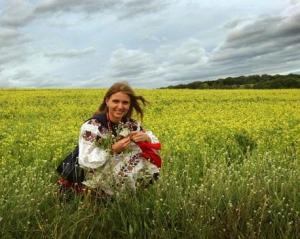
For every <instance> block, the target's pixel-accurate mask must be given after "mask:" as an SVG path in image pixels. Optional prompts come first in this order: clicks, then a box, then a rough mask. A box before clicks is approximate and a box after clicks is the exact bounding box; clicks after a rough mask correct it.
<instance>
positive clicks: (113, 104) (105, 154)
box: [78, 82, 161, 195]
mask: <svg viewBox="0 0 300 239" xmlns="http://www.w3.org/2000/svg"><path fill="white" fill-rule="evenodd" d="M147 103H148V101H146V100H145V98H144V97H143V96H137V95H136V94H135V93H134V91H133V90H132V88H131V87H130V86H129V85H128V84H127V83H125V82H120V83H115V84H114V85H112V86H111V87H110V88H109V90H108V91H107V93H106V94H105V96H104V99H103V102H102V103H101V105H100V107H99V109H98V110H97V111H96V112H95V114H94V117H93V118H92V119H90V120H88V121H86V122H85V123H84V124H83V125H82V127H81V132H80V136H79V157H78V162H79V165H80V166H81V167H82V168H84V169H85V171H86V172H87V173H86V174H85V175H86V177H85V180H84V181H83V182H82V183H83V184H84V185H85V186H87V187H88V188H91V189H93V191H94V192H95V191H96V192H98V193H99V194H103V193H104V194H108V195H114V194H118V193H119V192H120V191H122V190H124V189H126V188H128V189H131V190H132V191H135V190H136V187H138V186H139V183H141V182H150V181H151V179H152V178H155V179H156V178H157V177H158V175H159V168H160V166H161V159H160V157H159V155H158V150H160V143H159V141H158V139H157V137H155V135H154V134H153V133H152V132H151V131H146V130H145V129H144V128H143V127H142V126H141V125H140V123H139V122H137V121H136V120H134V119H132V118H131V116H132V114H133V112H134V111H135V112H136V114H137V115H138V116H140V118H141V120H142V119H143V116H144V114H143V109H142V107H141V104H142V105H143V106H144V105H146V104H147ZM95 116H97V117H95Z"/></svg>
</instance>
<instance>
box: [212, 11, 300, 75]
mask: <svg viewBox="0 0 300 239" xmlns="http://www.w3.org/2000/svg"><path fill="white" fill-rule="evenodd" d="M299 17H300V13H298V14H295V15H293V16H286V17H283V16H281V17H273V16H263V17H261V18H259V19H257V20H252V22H250V21H249V19H247V23H246V24H244V23H243V22H240V23H239V24H240V25H241V26H239V24H235V25H233V26H234V27H233V29H231V31H230V32H229V35H228V37H227V39H226V41H225V42H224V43H223V44H222V45H221V46H219V47H218V48H216V49H215V50H214V52H213V53H212V56H211V57H210V59H209V64H210V65H211V66H213V67H215V68H218V67H219V66H220V67H222V66H224V65H225V64H226V65H228V66H229V67H228V68H227V69H226V70H227V71H228V70H229V69H230V68H232V69H234V68H237V67H239V69H245V70H243V71H239V72H241V73H240V74H243V73H244V74H247V69H248V72H253V71H256V72H262V71H263V70H265V71H266V70H267V67H266V65H267V64H270V63H272V64H274V65H276V66H277V69H278V70H279V71H280V70H281V68H283V67H282V66H281V65H282V64H284V63H285V62H288V61H291V60H295V61H297V62H298V63H299V57H298V54H297V52H299V50H300V21H299ZM275 68H276V67H275ZM270 69H271V68H270ZM272 69H273V68H272ZM274 73H277V72H274Z"/></svg>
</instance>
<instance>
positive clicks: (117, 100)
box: [106, 92, 130, 123]
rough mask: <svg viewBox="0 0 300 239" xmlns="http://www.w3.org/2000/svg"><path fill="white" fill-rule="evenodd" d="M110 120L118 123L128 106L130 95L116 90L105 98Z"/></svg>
mask: <svg viewBox="0 0 300 239" xmlns="http://www.w3.org/2000/svg"><path fill="white" fill-rule="evenodd" d="M106 105H107V107H108V112H109V116H110V120H111V121H112V122H115V123H119V122H120V121H121V120H122V117H123V116H125V115H126V114H127V112H128V110H129V107H130V97H129V95H127V94H125V93H123V92H117V93H115V94H113V95H111V96H110V98H109V99H106Z"/></svg>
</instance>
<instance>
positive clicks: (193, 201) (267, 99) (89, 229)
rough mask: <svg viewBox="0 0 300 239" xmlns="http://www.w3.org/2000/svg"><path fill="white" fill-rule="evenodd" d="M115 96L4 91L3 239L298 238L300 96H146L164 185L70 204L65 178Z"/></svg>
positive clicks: (0, 126)
mask: <svg viewBox="0 0 300 239" xmlns="http://www.w3.org/2000/svg"><path fill="white" fill-rule="evenodd" d="M105 92H106V89H78V90H75V89H24V90H22V89H0V112H1V113H0V114H1V118H0V142H1V144H0V180H1V187H0V238H4V239H5V238H159V239H164V238H289V239H290V238H299V237H298V236H299V235H300V229H299V228H300V215H299V212H300V193H299V192H300V183H299V182H300V156H299V150H300V90H166V89H165V90H163V89H139V90H136V92H137V94H141V95H143V96H144V97H145V98H146V99H147V100H149V101H150V102H151V104H150V105H148V106H147V107H146V109H145V117H144V120H143V122H142V125H143V126H144V128H146V129H147V130H151V131H152V132H153V133H154V134H155V135H156V136H157V137H158V138H159V139H160V141H161V142H162V150H161V153H160V154H161V157H162V159H163V166H162V170H161V177H160V179H159V180H158V182H156V183H155V185H153V186H152V187H150V188H146V189H144V188H143V189H140V190H139V191H138V192H137V194H136V195H130V194H126V193H125V194H124V195H123V196H121V197H120V198H115V199H113V200H108V201H107V200H103V201H102V200H94V199H92V198H89V197H88V196H86V197H85V198H75V199H73V200H72V201H71V202H65V201H63V200H62V199H61V198H60V197H59V196H58V193H57V192H58V186H57V185H56V182H57V179H58V175H57V173H56V171H55V168H56V166H57V165H58V164H59V163H60V161H61V160H62V159H63V158H64V157H65V156H66V155H67V154H68V153H69V152H70V151H71V150H72V149H73V148H74V146H75V145H76V144H77V140H78V134H79V130H80V126H81V124H82V123H83V122H84V121H85V120H86V119H88V118H90V117H91V115H92V114H93V112H94V111H95V110H96V109H97V107H98V106H99V104H100V102H101V101H102V99H103V96H104V93H105Z"/></svg>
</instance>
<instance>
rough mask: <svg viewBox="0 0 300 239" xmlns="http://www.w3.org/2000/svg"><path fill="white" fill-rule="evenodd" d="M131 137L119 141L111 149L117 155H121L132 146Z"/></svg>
mask: <svg viewBox="0 0 300 239" xmlns="http://www.w3.org/2000/svg"><path fill="white" fill-rule="evenodd" d="M130 142H131V140H130V136H127V137H125V138H123V139H121V140H119V141H118V142H116V143H114V144H113V145H112V146H111V149H112V150H113V151H114V152H115V153H121V152H122V151H124V150H125V149H127V148H128V147H129V146H130Z"/></svg>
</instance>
